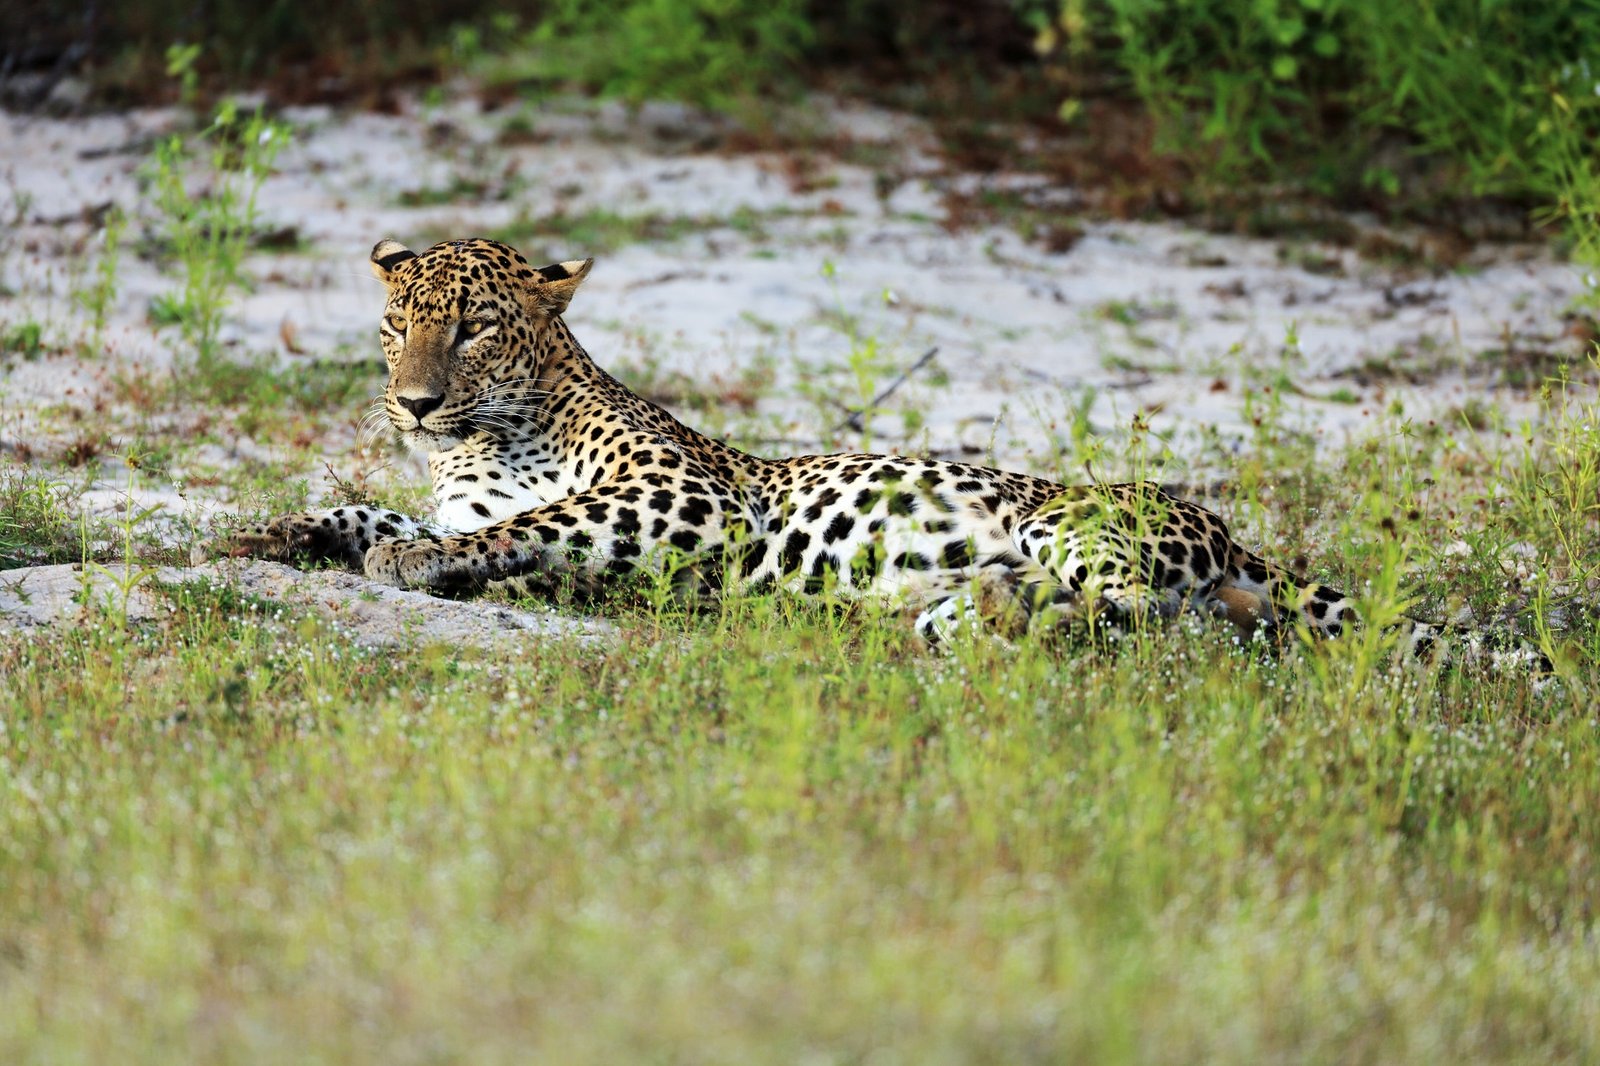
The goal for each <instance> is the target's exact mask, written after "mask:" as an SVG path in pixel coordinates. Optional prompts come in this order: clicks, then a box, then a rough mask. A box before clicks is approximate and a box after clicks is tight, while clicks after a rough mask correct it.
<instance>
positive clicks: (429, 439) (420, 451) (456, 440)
mask: <svg viewBox="0 0 1600 1066" xmlns="http://www.w3.org/2000/svg"><path fill="white" fill-rule="evenodd" d="M400 439H401V441H403V442H404V443H405V446H406V448H408V449H409V450H410V451H411V452H413V453H414V454H416V455H431V454H432V453H434V452H447V451H449V450H450V449H451V448H455V447H457V446H459V445H460V444H461V438H460V437H457V436H455V435H454V434H450V433H440V432H437V431H435V430H431V429H423V428H421V427H420V426H418V427H414V428H412V429H407V430H402V431H401V433H400Z"/></svg>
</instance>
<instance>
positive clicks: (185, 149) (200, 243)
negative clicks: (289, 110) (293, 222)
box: [151, 101, 289, 367]
mask: <svg viewBox="0 0 1600 1066" xmlns="http://www.w3.org/2000/svg"><path fill="white" fill-rule="evenodd" d="M288 139H289V130H288V127H286V126H284V125H283V124H281V123H278V122H274V121H272V120H271V119H268V118H266V117H265V116H263V115H262V114H260V112H256V113H253V114H250V115H242V114H241V113H240V112H239V109H238V105H237V104H235V103H234V102H233V101H224V102H223V104H222V105H221V107H219V108H218V110H217V114H216V117H215V119H214V120H213V121H212V123H211V125H209V126H208V127H206V128H205V129H204V130H202V131H201V132H199V133H198V134H194V135H193V136H189V137H186V136H185V135H183V134H173V135H172V136H171V137H168V138H166V139H165V140H163V141H161V142H160V143H158V144H157V145H156V150H155V157H154V159H153V161H152V179H153V184H154V188H155V202H156V208H157V210H158V211H159V212H160V214H161V217H162V220H163V221H164V223H165V226H166V230H165V239H166V242H167V245H168V247H169V250H170V251H171V254H172V256H173V258H175V259H176V260H177V261H178V262H179V263H180V264H181V265H182V270H183V286H182V288H181V289H179V290H178V291H177V292H175V293H171V294H168V295H165V296H161V297H158V298H157V300H156V301H155V302H154V304H153V305H152V307H151V317H152V318H153V319H155V321H156V322H157V323H158V324H176V325H178V326H179V327H181V329H182V330H183V334H184V337H185V338H186V339H187V340H188V341H189V342H190V344H192V345H193V347H194V352H195V357H196V359H197V361H198V363H199V365H200V366H201V367H209V366H211V365H213V364H214V363H215V361H216V357H217V341H218V334H219V332H220V330H221V327H222V317H223V312H224V311H225V310H226V309H227V305H228V294H229V292H230V290H232V289H234V288H236V287H240V286H243V285H244V284H246V281H247V279H246V277H245V274H244V270H243V264H244V257H245V253H246V251H247V250H248V248H249V245H250V239H251V236H252V235H253V234H254V232H255V229H256V223H257V220H258V218H259V211H258V208H257V203H256V198H257V196H258V194H259V193H260V191H261V186H262V183H264V182H265V181H266V179H267V176H268V175H269V174H270V173H271V172H272V164H273V162H274V161H275V160H276V159H277V156H278V153H279V152H280V151H281V150H282V149H283V146H284V145H285V144H287V143H288ZM197 161H198V162H199V164H200V167H201V168H202V176H201V179H200V180H198V181H197V180H195V179H194V178H193V177H192V173H193V171H194V170H195V169H196V163H197Z"/></svg>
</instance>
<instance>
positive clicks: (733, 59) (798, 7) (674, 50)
mask: <svg viewBox="0 0 1600 1066" xmlns="http://www.w3.org/2000/svg"><path fill="white" fill-rule="evenodd" d="M806 6H807V5H806V4H805V3H804V0H554V2H552V3H551V4H549V5H548V6H546V7H544V8H543V9H542V10H541V11H540V12H539V14H538V17H537V20H536V21H535V22H534V23H533V24H532V28H531V29H527V30H525V31H523V32H521V33H520V34H516V30H515V23H514V22H513V21H512V20H511V19H510V18H509V17H508V16H500V17H499V18H498V19H497V23H498V26H497V31H498V32H497V33H496V36H497V37H504V36H506V33H507V31H510V32H511V33H513V34H516V36H514V39H515V40H516V41H517V45H516V46H515V47H514V48H513V49H512V50H511V51H510V53H509V54H508V55H506V56H502V57H499V58H497V59H495V60H493V61H491V65H492V66H493V68H494V72H495V75H496V76H497V77H498V78H500V79H506V78H514V79H519V80H531V81H533V82H536V83H549V84H553V85H572V84H577V85H580V86H582V87H583V88H585V89H588V90H591V91H593V92H596V93H598V94H600V95H602V96H610V97H617V98H620V99H623V100H626V101H628V102H629V103H633V104H638V103H643V102H644V101H646V100H682V101H684V102H686V103H691V104H696V105H699V106H704V107H711V108H718V109H723V108H727V107H730V106H732V105H734V104H736V103H738V102H740V101H742V100H747V99H749V98H751V97H753V96H756V95H758V94H761V93H765V92H771V91H773V90H775V89H782V88H784V87H786V86H788V85H790V84H791V83H792V73H793V71H794V70H795V69H796V66H797V64H798V61H799V59H800V58H801V56H802V55H803V54H804V53H805V50H806V48H807V46H808V45H809V44H810V43H811V39H812V32H811V24H810V23H809V22H808V21H807V18H806ZM477 41H478V38H477V36H476V35H475V34H471V33H469V34H467V35H465V36H463V35H460V34H458V36H457V42H458V45H459V44H462V43H465V45H466V49H465V50H466V51H469V52H470V51H472V50H473V49H474V48H475V47H476V45H477Z"/></svg>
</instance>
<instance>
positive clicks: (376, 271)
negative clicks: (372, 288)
mask: <svg viewBox="0 0 1600 1066" xmlns="http://www.w3.org/2000/svg"><path fill="white" fill-rule="evenodd" d="M416 257H417V253H416V252H413V251H412V250H411V249H410V248H407V247H406V246H405V245H403V244H401V243H400V242H399V241H397V240H394V239H393V238H391V237H385V238H384V239H383V240H381V241H379V242H378V243H377V244H375V245H373V246H372V276H373V277H375V278H377V279H378V280H379V281H381V282H383V283H384V284H385V285H387V286H388V287H389V288H391V289H392V288H394V286H395V282H396V281H397V280H398V279H397V278H396V277H395V269H396V268H397V267H399V266H400V264H401V263H404V262H406V261H407V260H409V259H415V258H416Z"/></svg>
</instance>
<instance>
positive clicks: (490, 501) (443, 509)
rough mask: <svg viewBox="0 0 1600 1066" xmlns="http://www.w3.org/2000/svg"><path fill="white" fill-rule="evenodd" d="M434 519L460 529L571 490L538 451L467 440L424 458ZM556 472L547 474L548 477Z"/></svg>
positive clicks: (510, 515)
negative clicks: (433, 506) (426, 459)
mask: <svg viewBox="0 0 1600 1066" xmlns="http://www.w3.org/2000/svg"><path fill="white" fill-rule="evenodd" d="M428 473H429V475H430V476H431V477H432V479H433V498H434V502H435V508H434V521H436V522H437V523H439V524H440V525H442V526H444V527H446V528H447V529H452V530H455V531H457V532H461V533H465V532H469V531H471V530H475V529H482V528H483V527H484V526H488V525H493V524H494V523H496V522H500V521H504V520H505V519H507V518H513V517H515V516H516V515H519V514H521V513H522V512H524V511H527V510H530V509H532V508H534V507H540V506H543V505H544V504H546V503H549V502H550V501H551V500H557V499H560V498H561V497H563V496H565V495H567V492H568V491H570V490H569V489H568V487H567V486H566V485H565V484H564V483H563V482H564V480H565V479H563V478H561V477H560V472H559V468H557V467H556V466H555V465H554V464H553V463H550V462H548V461H545V459H544V456H543V454H542V453H541V452H540V451H538V450H537V449H523V448H519V447H517V446H514V445H511V446H508V445H506V444H504V443H502V442H499V441H488V442H478V441H471V440H469V441H466V442H464V443H462V444H458V445H457V446H456V447H454V448H451V449H450V450H449V451H444V452H433V453H431V454H429V456H428ZM552 474H555V475H556V476H554V477H552V476H551V475H552Z"/></svg>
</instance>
